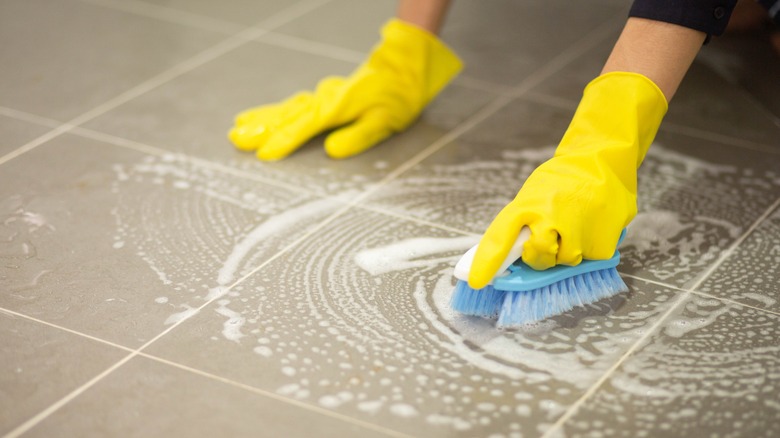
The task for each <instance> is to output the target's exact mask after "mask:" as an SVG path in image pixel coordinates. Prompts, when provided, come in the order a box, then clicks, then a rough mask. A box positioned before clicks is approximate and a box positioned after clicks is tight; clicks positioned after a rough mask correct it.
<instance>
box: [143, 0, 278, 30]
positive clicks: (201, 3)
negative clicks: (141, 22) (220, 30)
mask: <svg viewBox="0 0 780 438" xmlns="http://www.w3.org/2000/svg"><path fill="white" fill-rule="evenodd" d="M140 2H143V3H150V4H153V5H157V6H163V7H166V8H172V9H178V10H181V11H183V12H186V13H190V14H196V15H202V16H204V17H209V18H218V19H221V20H225V21H229V22H233V23H239V24H244V25H255V24H258V23H259V22H261V21H262V20H264V19H266V18H268V17H269V16H272V15H273V14H276V13H278V12H280V11H282V10H284V9H285V8H286V7H289V6H290V4H291V3H292V2H290V1H285V0H263V1H256V0H231V1H221V2H213V1H211V0H195V1H193V0H140Z"/></svg>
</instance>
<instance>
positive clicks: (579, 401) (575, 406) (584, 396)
mask: <svg viewBox="0 0 780 438" xmlns="http://www.w3.org/2000/svg"><path fill="white" fill-rule="evenodd" d="M689 294H690V292H687V291H686V292H684V293H683V294H681V295H680V296H679V298H678V299H677V302H676V303H674V304H673V305H672V306H671V307H670V308H669V310H667V311H666V313H664V314H663V315H662V316H661V317H660V318H658V320H656V322H655V323H654V324H653V325H652V326H650V328H649V329H648V330H647V331H646V332H645V333H644V334H643V335H642V336H641V337H640V338H639V339H637V341H636V342H634V344H633V345H631V347H629V349H628V350H626V352H625V353H623V355H622V356H621V357H620V359H618V360H617V361H616V362H615V363H614V364H612V366H611V367H609V369H607V371H606V372H604V374H603V375H602V376H601V377H600V378H599V379H598V380H597V381H596V383H594V384H593V385H591V387H590V388H588V390H587V391H585V393H584V394H582V396H580V398H578V399H577V401H575V402H574V403H573V404H571V405H570V406H569V407H568V408H567V409H566V412H564V413H563V415H561V416H560V417H559V418H558V420H557V421H556V422H555V423H554V424H553V425H552V426H551V427H550V428H549V429H547V431H546V432H545V433H544V434H543V435H542V438H547V437H552V436H554V434H555V432H556V431H557V430H558V429H560V428H561V427H563V424H564V423H565V422H566V421H568V420H569V418H571V417H572V416H573V415H574V414H575V413H576V412H577V410H579V407H580V406H582V404H583V403H585V401H586V400H587V399H589V398H590V396H592V395H593V394H595V393H596V391H597V390H598V389H599V388H600V387H601V385H602V384H603V383H604V382H606V381H607V379H608V378H609V377H610V376H612V374H613V373H614V372H615V370H617V369H618V367H620V365H622V364H623V362H625V361H626V359H628V357H629V356H631V355H632V354H633V353H634V351H636V350H638V349H639V347H640V346H641V345H643V344H644V342H645V340H646V339H647V338H649V337H650V335H652V334H654V333H655V332H656V330H657V329H658V328H659V327H660V326H661V324H662V323H663V322H664V321H666V318H668V317H669V315H671V314H672V313H673V312H674V311H675V310H677V308H678V307H679V306H680V305H681V304H682V303H683V302H684V301H685V299H686V298H687V297H688V295H689Z"/></svg>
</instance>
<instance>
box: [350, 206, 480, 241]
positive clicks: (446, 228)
mask: <svg viewBox="0 0 780 438" xmlns="http://www.w3.org/2000/svg"><path fill="white" fill-rule="evenodd" d="M354 207H355V208H359V209H361V210H367V211H370V212H373V213H378V214H382V215H385V216H392V217H395V218H398V219H401V220H405V221H408V222H414V223H417V224H420V225H425V226H428V227H432V228H438V229H440V230H444V231H449V232H452V233H456V234H462V235H464V236H481V234H479V233H475V232H473V231H466V230H461V229H460V228H455V227H451V226H449V225H445V224H439V223H436V222H430V221H427V220H425V219H420V218H418V217H415V216H410V215H406V214H403V213H397V212H394V211H391V210H385V209H384V208H381V207H375V206H371V205H366V204H358V205H354Z"/></svg>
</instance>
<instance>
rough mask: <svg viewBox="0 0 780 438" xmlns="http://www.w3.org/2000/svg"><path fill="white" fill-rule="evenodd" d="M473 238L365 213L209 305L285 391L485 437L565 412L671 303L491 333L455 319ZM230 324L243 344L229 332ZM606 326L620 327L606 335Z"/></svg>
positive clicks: (489, 325) (665, 298) (653, 298)
mask: <svg viewBox="0 0 780 438" xmlns="http://www.w3.org/2000/svg"><path fill="white" fill-rule="evenodd" d="M475 241H476V239H475V237H473V236H466V237H462V236H454V237H453V236H450V235H447V234H446V233H445V232H443V231H435V230H432V229H430V228H421V226H419V225H414V224H412V223H408V222H405V221H399V220H398V219H396V218H392V217H388V216H382V215H376V214H373V213H367V212H363V213H353V214H347V215H344V216H341V217H339V218H338V219H337V220H336V221H335V222H334V223H333V224H332V225H330V226H328V227H327V228H326V229H325V230H323V232H322V233H318V234H317V235H316V236H312V238H311V239H310V240H309V241H307V242H305V243H304V244H302V245H300V246H296V247H295V248H293V249H292V250H291V252H290V253H289V254H286V255H285V256H284V257H283V258H282V259H279V260H277V261H274V262H272V263H271V264H270V265H268V266H266V267H265V268H263V269H262V270H260V271H258V272H257V274H256V275H254V276H252V277H250V278H249V279H248V280H247V281H246V282H244V283H242V284H240V285H239V286H238V287H236V288H235V289H234V291H233V292H235V293H236V294H237V295H238V296H240V297H241V298H242V299H237V298H238V296H237V297H231V298H230V299H229V303H228V302H227V301H228V299H227V298H220V299H219V300H218V301H217V304H218V305H219V309H222V308H223V307H224V308H229V309H230V313H229V314H228V313H227V312H224V314H222V316H223V317H225V318H226V319H223V320H222V323H223V327H222V329H221V330H222V333H223V339H225V340H227V341H230V342H235V343H237V344H239V345H241V346H246V347H247V348H248V350H249V351H252V352H253V353H254V355H255V356H256V357H257V361H258V366H259V367H263V369H265V370H269V369H271V370H275V371H273V373H274V374H273V376H269V377H268V379H272V380H273V381H275V382H279V383H278V386H277V388H279V389H278V391H279V392H280V393H284V394H295V395H294V396H295V397H296V398H302V399H306V400H308V401H309V402H312V403H316V404H318V405H320V406H323V407H326V408H328V409H335V410H339V411H343V412H346V413H352V414H353V415H370V416H380V417H381V416H390V417H392V418H397V419H401V420H412V419H418V421H419V420H421V421H424V422H425V424H428V425H429V426H430V427H446V428H451V429H455V430H462V431H465V430H469V431H472V432H473V433H479V432H476V431H478V430H500V429H501V428H503V427H505V426H506V425H507V424H509V423H511V422H514V421H515V419H517V418H518V417H517V415H518V414H517V413H518V412H521V413H524V414H527V415H524V416H522V419H521V420H517V421H521V422H523V423H528V424H536V422H537V418H553V417H556V416H558V415H560V412H561V409H562V406H563V404H561V403H565V402H561V403H557V402H553V400H558V399H559V398H562V399H563V400H570V401H573V400H574V399H576V396H577V394H579V393H580V392H581V391H582V390H583V389H585V388H587V387H588V386H589V385H590V384H592V383H593V381H595V379H597V378H598V377H599V376H600V375H601V373H603V371H604V370H605V369H606V368H607V367H608V366H609V365H610V364H611V362H612V361H614V360H615V358H616V355H618V354H620V352H622V351H623V350H624V349H625V348H627V347H628V345H630V343H631V342H632V341H633V340H635V339H636V338H637V337H638V335H639V333H640V332H641V330H643V329H647V324H648V323H649V322H650V321H652V320H653V318H655V317H657V316H658V315H659V313H660V312H663V310H664V309H665V308H666V306H668V305H669V303H670V300H669V298H670V297H671V296H672V295H671V294H669V293H668V292H663V291H659V292H657V293H651V294H648V297H647V299H646V300H644V301H645V302H644V304H641V303H635V304H634V305H635V306H637V308H636V309H633V311H630V312H620V313H615V314H613V309H615V308H620V307H622V306H624V305H625V303H626V301H625V297H616V298H614V299H612V300H607V301H605V302H601V303H598V304H597V305H595V306H594V307H592V308H590V309H582V310H581V311H580V312H579V313H576V312H575V314H574V315H570V316H568V317H564V318H561V319H559V320H556V321H552V322H547V323H545V324H540V325H539V326H537V327H535V328H530V329H528V330H515V331H507V332H499V331H497V330H496V329H495V326H494V324H493V322H491V321H487V320H480V319H473V318H467V317H463V316H461V315H457V314H454V313H453V312H451V311H450V310H449V304H448V300H449V297H450V295H451V293H452V290H453V279H452V267H453V266H454V263H455V261H456V260H457V258H458V257H460V255H461V254H462V253H463V252H464V251H465V250H466V249H468V247H470V246H471V245H473V244H474V243H475ZM237 245H238V246H240V242H239V243H238V244H237ZM220 272H222V271H220ZM244 299H245V300H244ZM594 314H595V316H594ZM237 315H240V317H241V318H242V319H241V323H240V327H241V334H242V336H241V337H240V338H237V337H236V336H235V333H234V332H227V333H226V332H225V331H224V330H225V327H226V324H227V325H230V322H231V321H237V319H236V316H237ZM605 320H609V321H612V322H613V323H614V325H615V326H617V325H619V324H620V323H625V328H619V329H617V328H612V329H611V330H610V331H612V332H617V333H618V334H614V333H613V334H610V333H605V331H604V329H603V326H602V324H603V323H604V321H605ZM567 324H574V325H577V326H578V330H576V331H570V330H567V329H566V328H565V326H566V325H567ZM580 328H581V329H580ZM575 333H576V334H575ZM289 385H296V386H295V388H296V390H295V391H293V390H292V389H291V388H292V386H289ZM523 389H525V390H527V392H523ZM301 391H303V392H301ZM347 394H349V395H347ZM523 394H526V395H527V396H530V394H534V396H537V395H540V394H541V395H546V396H545V397H543V399H544V400H546V402H544V403H541V402H539V401H538V400H534V399H533V398H528V397H523ZM510 420H511V421H510Z"/></svg>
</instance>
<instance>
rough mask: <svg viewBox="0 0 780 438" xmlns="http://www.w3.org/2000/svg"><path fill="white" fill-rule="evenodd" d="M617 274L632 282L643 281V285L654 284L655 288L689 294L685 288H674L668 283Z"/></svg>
mask: <svg viewBox="0 0 780 438" xmlns="http://www.w3.org/2000/svg"><path fill="white" fill-rule="evenodd" d="M618 273H619V274H620V276H621V277H626V278H632V279H634V280H639V281H643V282H645V283H650V284H654V285H656V286H661V287H665V288H667V289H673V290H676V291H677V292H690V290H689V289H685V288H682V287H680V286H675V285H673V284H669V283H664V282H662V281H657V280H651V279H649V278H644V277H639V276H637V275H631V274H625V273H622V272H620V271H618Z"/></svg>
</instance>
